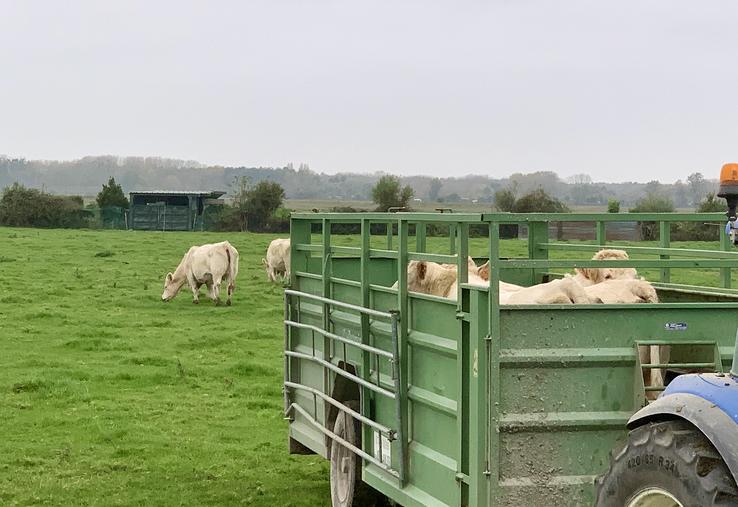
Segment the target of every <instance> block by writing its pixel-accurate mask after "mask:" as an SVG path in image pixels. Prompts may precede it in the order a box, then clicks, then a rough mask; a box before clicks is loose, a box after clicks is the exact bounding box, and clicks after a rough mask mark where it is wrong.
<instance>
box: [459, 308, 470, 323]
mask: <svg viewBox="0 0 738 507" xmlns="http://www.w3.org/2000/svg"><path fill="white" fill-rule="evenodd" d="M456 319H457V320H464V321H467V322H469V321H470V320H471V318H470V315H469V312H462V311H458V312H456Z"/></svg>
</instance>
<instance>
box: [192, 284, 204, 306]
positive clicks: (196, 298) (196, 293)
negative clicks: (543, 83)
mask: <svg viewBox="0 0 738 507" xmlns="http://www.w3.org/2000/svg"><path fill="white" fill-rule="evenodd" d="M200 287H202V284H201V283H195V284H193V285H190V288H191V289H192V303H193V304H198V303H199V302H200Z"/></svg>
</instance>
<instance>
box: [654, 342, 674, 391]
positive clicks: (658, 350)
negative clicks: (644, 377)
mask: <svg viewBox="0 0 738 507" xmlns="http://www.w3.org/2000/svg"><path fill="white" fill-rule="evenodd" d="M670 352H671V347H670V346H669V345H651V359H652V360H653V362H654V363H657V364H667V363H668V362H669V355H670ZM665 377H666V372H665V371H664V370H663V369H661V368H658V369H656V370H652V373H651V378H652V382H653V385H654V386H658V387H664V381H665Z"/></svg>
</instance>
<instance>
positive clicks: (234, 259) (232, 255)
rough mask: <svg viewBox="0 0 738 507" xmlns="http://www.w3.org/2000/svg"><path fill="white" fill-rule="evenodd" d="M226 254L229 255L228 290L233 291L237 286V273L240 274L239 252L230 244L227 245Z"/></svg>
mask: <svg viewBox="0 0 738 507" xmlns="http://www.w3.org/2000/svg"><path fill="white" fill-rule="evenodd" d="M226 256H227V257H228V292H229V293H231V292H233V289H234V288H235V287H236V275H237V274H238V253H236V250H235V249H234V248H233V247H232V246H231V245H230V244H229V245H228V246H226Z"/></svg>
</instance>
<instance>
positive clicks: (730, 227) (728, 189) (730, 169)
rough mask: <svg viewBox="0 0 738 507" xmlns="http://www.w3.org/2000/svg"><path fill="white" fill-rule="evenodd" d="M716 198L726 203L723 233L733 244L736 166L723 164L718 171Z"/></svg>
mask: <svg viewBox="0 0 738 507" xmlns="http://www.w3.org/2000/svg"><path fill="white" fill-rule="evenodd" d="M717 195H718V197H723V198H725V200H726V201H728V213H726V214H727V215H728V223H727V224H726V226H725V232H726V233H727V234H730V239H731V240H732V242H733V243H734V244H735V243H736V241H737V240H738V236H736V226H735V220H736V211H735V208H736V206H737V205H738V164H725V165H723V168H722V169H721V170H720V187H719V188H718V194H717Z"/></svg>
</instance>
